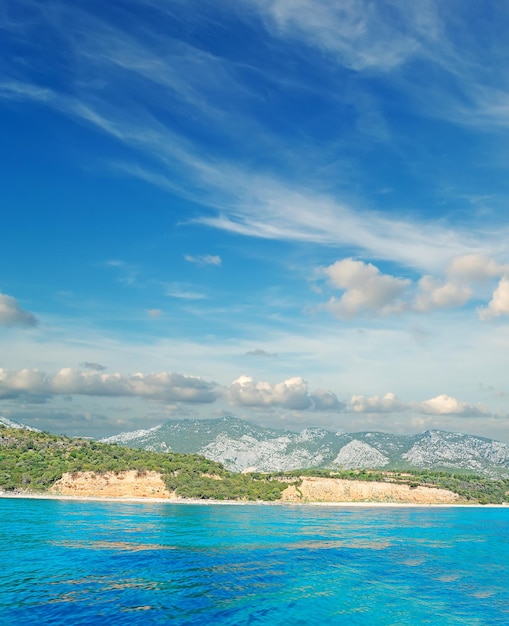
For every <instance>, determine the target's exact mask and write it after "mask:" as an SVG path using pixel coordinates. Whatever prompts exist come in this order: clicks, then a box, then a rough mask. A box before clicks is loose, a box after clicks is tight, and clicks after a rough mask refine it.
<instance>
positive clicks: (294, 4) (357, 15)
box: [250, 0, 421, 72]
mask: <svg viewBox="0 0 509 626" xmlns="http://www.w3.org/2000/svg"><path fill="white" fill-rule="evenodd" d="M250 2H251V4H255V5H256V6H258V7H259V9H260V10H261V11H262V12H263V13H264V14H265V16H266V17H267V18H268V20H269V26H270V27H272V28H273V29H275V30H276V31H277V33H278V34H279V35H286V36H287V37H291V38H298V39H302V40H303V41H305V42H306V43H308V44H311V45H313V46H315V47H316V48H319V49H320V50H325V51H327V52H328V53H330V54H332V55H334V56H335V57H337V58H338V59H339V60H340V62H341V63H342V64H343V65H345V66H346V67H349V68H351V69H353V70H357V71H362V70H371V71H373V70H375V71H382V72H385V71H390V70H393V69H395V68H397V67H398V66H399V65H401V64H402V63H404V62H405V61H406V60H407V59H409V58H411V57H413V56H414V55H415V54H416V53H417V52H418V51H419V49H420V47H421V45H420V42H419V40H418V38H417V37H415V36H414V35H412V34H411V33H409V32H405V31H406V30H407V29H406V28H405V26H404V22H405V11H401V10H399V9H398V8H397V7H395V6H394V7H392V8H393V9H394V11H395V12H396V13H397V14H398V16H397V19H398V26H399V28H395V27H394V25H391V24H390V22H389V20H388V19H387V15H388V12H387V11H385V10H384V9H383V6H381V5H379V4H378V3H371V2H367V1H366V0H345V1H342V2H337V1H334V0H250Z"/></svg>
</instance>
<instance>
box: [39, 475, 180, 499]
mask: <svg viewBox="0 0 509 626" xmlns="http://www.w3.org/2000/svg"><path fill="white" fill-rule="evenodd" d="M50 492H51V493H55V494H60V495H66V496H84V497H89V496H90V497H97V496H104V497H130V498H175V496H174V494H172V493H170V492H169V491H168V490H167V489H166V485H165V484H164V482H163V480H162V478H161V475H160V474H159V473H158V472H142V473H138V472H136V471H134V470H130V471H125V472H119V473H118V474H114V473H113V472H105V473H104V474H95V473H94V472H76V473H74V474H69V473H66V474H64V475H63V476H62V478H61V479H60V480H58V481H57V482H56V483H55V484H54V485H53V486H52V487H51V488H50Z"/></svg>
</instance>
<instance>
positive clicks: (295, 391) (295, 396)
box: [228, 376, 341, 411]
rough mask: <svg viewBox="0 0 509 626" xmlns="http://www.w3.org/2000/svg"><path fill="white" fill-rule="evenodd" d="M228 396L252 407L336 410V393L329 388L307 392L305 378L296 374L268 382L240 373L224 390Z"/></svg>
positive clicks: (234, 402) (233, 402)
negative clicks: (279, 381)
mask: <svg viewBox="0 0 509 626" xmlns="http://www.w3.org/2000/svg"><path fill="white" fill-rule="evenodd" d="M228 399H229V401H230V402H231V404H233V405H237V406H255V407H284V408H286V409H293V410H299V411H302V410H306V409H316V410H332V409H336V410H337V409H339V408H340V407H341V404H340V403H339V401H338V399H337V397H336V395H335V394H334V393H332V392H330V391H324V390H317V391H315V392H313V393H311V392H310V391H309V389H308V384H307V382H306V381H305V380H303V379H302V378H300V376H296V377H294V378H289V379H288V380H284V381H283V382H281V383H276V384H275V385H272V384H271V383H268V382H264V381H255V380H254V379H253V378H251V376H240V377H239V378H237V380H234V381H233V383H232V384H231V385H230V387H229V389H228Z"/></svg>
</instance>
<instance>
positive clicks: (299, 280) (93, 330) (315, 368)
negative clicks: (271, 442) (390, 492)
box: [0, 0, 509, 441]
mask: <svg viewBox="0 0 509 626" xmlns="http://www.w3.org/2000/svg"><path fill="white" fill-rule="evenodd" d="M508 27H509V6H506V5H505V4H504V3H499V2H484V3H478V2H474V1H473V0H472V1H470V0H467V1H465V0H461V1H459V0H458V1H455V0H448V2H434V1H428V0H423V1H422V2H418V3H410V2H403V1H380V2H376V3H372V2H363V1H362V0H356V1H353V0H349V1H347V0H345V1H338V0H334V1H332V0H330V1H328V0H320V1H319V0H313V1H311V0H292V1H290V0H237V1H236V2H235V3H233V2H232V3H224V2H215V1H210V2H203V1H199V2H198V1H196V2H194V1H192V0H187V1H185V2H184V1H183V0H173V1H166V2H159V1H158V2H156V1H155V0H138V1H134V0H119V1H117V2H115V3H104V2H98V1H93V0H89V1H85V0H78V1H76V2H72V3H70V2H57V1H54V0H48V1H47V2H44V3H43V2H38V1H35V0H16V1H14V0H0V137H1V146H2V149H1V150H0V177H1V185H0V193H1V196H0V198H1V200H0V203H1V207H2V211H1V215H2V229H1V233H2V245H1V246H0V261H1V263H2V269H3V271H2V272H1V274H0V345H1V352H0V354H1V361H0V367H1V369H0V414H2V415H5V416H6V417H10V418H12V419H19V420H21V421H25V422H26V423H28V424H31V425H33V426H37V427H39V428H44V429H48V430H51V431H55V432H65V433H68V434H83V435H92V436H100V435H108V434H113V433H116V432H119V431H122V430H130V429H134V428H148V427H151V426H154V425H156V424H158V423H161V422H162V421H165V420H167V419H173V418H184V417H217V416H220V415H223V414H225V413H232V414H235V415H237V416H239V417H244V418H246V419H249V420H251V421H253V422H256V423H259V424H263V425H266V426H273V427H280V428H291V429H302V428H305V427H308V426H323V427H325V428H328V429H331V430H346V431H357V430H374V429H377V430H383V431H389V432H398V433H409V432H417V431H422V430H425V429H428V428H441V429H445V430H455V431H461V432H471V433H476V434H481V435H485V436H489V437H495V438H499V439H501V440H504V441H509V385H508V382H507V371H508V369H509V368H508V356H507V355H508V354H509V350H508V348H509V327H508V316H509V248H508V241H509V213H508V211H507V208H506V207H507V200H508V197H509V177H508V166H507V163H508V162H509V159H508V156H509V154H508V153H509V147H508V146H509V143H508V141H507V139H508V131H509V78H508V76H507V58H508V55H509V44H508V43H507V36H506V35H507V29H508Z"/></svg>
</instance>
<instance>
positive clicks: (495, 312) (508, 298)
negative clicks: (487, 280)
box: [479, 276, 509, 320]
mask: <svg viewBox="0 0 509 626" xmlns="http://www.w3.org/2000/svg"><path fill="white" fill-rule="evenodd" d="M501 315H509V278H507V277H505V276H504V277H503V278H502V279H501V280H500V282H499V283H498V287H497V288H496V289H495V291H494V292H493V297H492V299H491V301H490V302H489V304H488V307H487V308H481V309H479V317H480V318H481V319H482V320H491V319H493V318H494V317H500V316H501Z"/></svg>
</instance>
